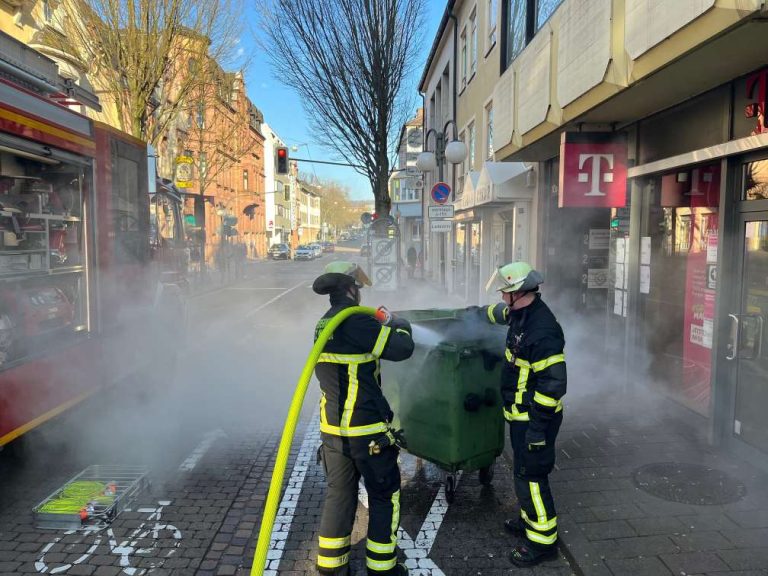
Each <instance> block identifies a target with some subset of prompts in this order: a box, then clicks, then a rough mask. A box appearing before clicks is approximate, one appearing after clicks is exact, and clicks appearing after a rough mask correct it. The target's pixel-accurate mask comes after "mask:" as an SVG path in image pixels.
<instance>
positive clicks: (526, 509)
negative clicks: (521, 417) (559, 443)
mask: <svg viewBox="0 0 768 576" xmlns="http://www.w3.org/2000/svg"><path fill="white" fill-rule="evenodd" d="M562 421H563V413H562V412H558V413H556V414H555V415H554V417H553V419H552V420H551V421H550V422H549V423H548V426H547V430H546V432H545V438H546V443H547V444H546V446H545V447H544V448H543V449H541V450H537V451H534V452H531V451H529V450H528V445H527V444H526V442H525V432H526V430H527V429H528V425H529V422H526V421H513V422H510V423H509V435H510V439H511V441H512V451H513V452H514V455H515V462H514V473H515V493H516V494H517V500H518V502H519V503H520V526H521V527H522V528H523V529H524V530H525V539H526V541H527V544H528V545H529V546H530V547H531V548H538V549H541V548H547V547H549V546H554V545H555V543H556V542H557V512H556V511H555V502H554V500H553V499H552V491H551V490H550V488H549V473H550V472H552V469H553V468H554V467H555V439H556V438H557V433H558V431H559V430H560V424H561V423H562Z"/></svg>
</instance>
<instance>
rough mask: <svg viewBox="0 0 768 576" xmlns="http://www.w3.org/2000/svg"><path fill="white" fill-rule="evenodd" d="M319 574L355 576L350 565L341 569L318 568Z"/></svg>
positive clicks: (326, 575)
mask: <svg viewBox="0 0 768 576" xmlns="http://www.w3.org/2000/svg"><path fill="white" fill-rule="evenodd" d="M317 573H318V574H320V575H321V576H354V574H353V573H352V570H350V568H349V564H345V565H344V566H340V567H339V568H331V569H330V570H329V569H327V568H318V569H317Z"/></svg>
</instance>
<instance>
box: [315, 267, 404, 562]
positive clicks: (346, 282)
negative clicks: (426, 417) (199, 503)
mask: <svg viewBox="0 0 768 576" xmlns="http://www.w3.org/2000/svg"><path fill="white" fill-rule="evenodd" d="M370 285H371V283H370V280H368V277H367V276H366V274H365V273H364V272H363V270H362V269H361V268H360V267H359V266H357V265H356V264H354V263H351V262H333V263H331V264H329V265H328V266H326V268H325V274H322V275H321V276H319V277H318V278H317V279H316V280H315V282H314V284H313V285H312V288H313V290H314V291H315V292H316V293H318V294H328V295H329V296H330V300H331V308H330V309H329V310H328V312H326V313H325V315H324V316H323V318H322V319H321V320H320V322H319V323H318V324H317V328H316V331H315V339H317V335H318V334H319V333H320V331H321V330H322V329H323V327H324V326H325V324H326V323H327V322H329V321H330V319H331V318H333V316H335V315H336V314H337V313H338V312H340V311H341V310H343V309H344V308H348V307H350V306H356V305H358V304H359V303H360V289H361V288H362V287H363V286H370ZM413 347H414V344H413V338H412V337H411V326H410V324H409V323H408V322H407V321H406V320H404V319H401V318H397V317H392V318H391V319H390V320H389V321H388V322H387V325H382V324H381V323H379V322H378V321H376V320H375V319H374V318H372V317H371V316H367V315H364V314H353V315H352V316H350V317H349V318H348V319H346V320H345V321H344V322H342V323H341V324H340V325H339V327H338V328H337V329H336V331H335V332H334V333H333V336H332V337H331V339H330V340H329V341H328V343H327V344H326V346H325V348H324V350H323V352H322V354H321V355H320V358H319V360H318V363H317V367H316V368H315V374H316V375H317V378H318V380H319V381H320V388H321V391H322V396H321V400H320V432H321V436H322V446H321V447H320V451H321V455H322V460H323V465H324V468H325V474H326V479H327V482H328V489H327V493H326V497H325V503H324V506H323V513H322V518H321V520H320V542H319V552H318V556H317V568H318V571H319V572H320V573H321V574H334V575H344V576H347V575H349V574H350V569H349V556H350V545H351V537H352V526H353V524H354V521H355V511H356V510H357V496H358V482H359V481H360V478H361V477H362V478H363V481H364V482H365V488H366V490H367V492H368V505H369V507H368V515H369V518H368V539H367V543H366V567H367V572H368V575H369V576H371V575H375V576H384V575H387V576H389V575H393V576H394V575H397V576H401V575H407V574H408V570H407V568H406V567H405V566H404V565H402V564H398V563H397V529H398V526H399V524H400V469H399V467H398V463H397V458H398V453H399V449H398V447H397V445H396V442H395V437H394V435H393V431H392V430H390V422H391V420H392V416H393V414H392V410H391V409H390V407H389V403H388V402H387V400H386V398H384V395H383V394H382V391H381V378H380V375H379V360H380V359H384V360H394V361H399V360H406V359H407V358H410V356H411V354H413Z"/></svg>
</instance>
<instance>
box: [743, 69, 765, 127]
mask: <svg viewBox="0 0 768 576" xmlns="http://www.w3.org/2000/svg"><path fill="white" fill-rule="evenodd" d="M755 88H757V102H756V103H755V104H756V108H757V110H756V113H755V114H754V116H756V117H757V127H756V128H755V131H754V134H762V133H763V132H765V131H766V126H765V99H766V96H767V95H768V69H764V70H760V72H756V73H754V74H752V76H750V77H749V78H747V98H753V97H754V96H753V94H754V93H755Z"/></svg>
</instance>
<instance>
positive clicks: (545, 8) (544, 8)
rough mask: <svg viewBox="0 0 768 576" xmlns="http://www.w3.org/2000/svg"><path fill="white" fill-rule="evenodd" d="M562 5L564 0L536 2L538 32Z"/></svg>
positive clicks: (541, 0) (539, 0)
mask: <svg viewBox="0 0 768 576" xmlns="http://www.w3.org/2000/svg"><path fill="white" fill-rule="evenodd" d="M562 3H563V0H536V30H535V31H536V32H538V31H539V30H541V27H542V26H544V24H546V22H547V20H549V18H550V16H552V14H554V13H555V10H557V8H558V6H560V4H562Z"/></svg>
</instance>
